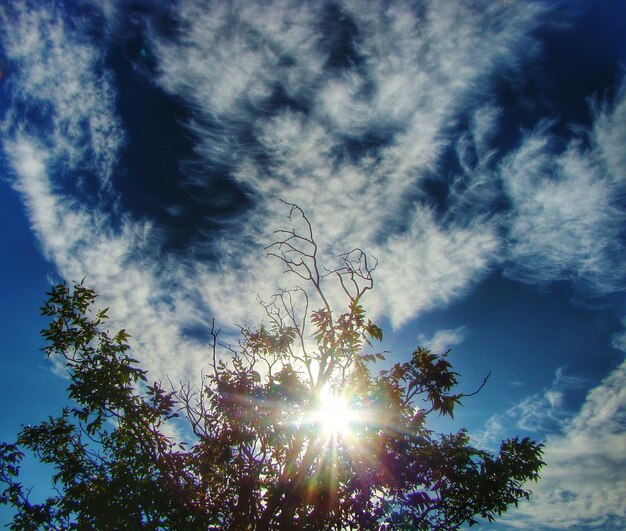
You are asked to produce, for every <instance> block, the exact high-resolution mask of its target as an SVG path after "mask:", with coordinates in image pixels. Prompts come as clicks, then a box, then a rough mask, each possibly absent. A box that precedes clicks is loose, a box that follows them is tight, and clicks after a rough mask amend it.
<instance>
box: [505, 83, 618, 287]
mask: <svg viewBox="0 0 626 531" xmlns="http://www.w3.org/2000/svg"><path fill="white" fill-rule="evenodd" d="M625 108H626V91H624V90H621V91H619V92H618V96H617V99H616V102H615V103H614V106H613V107H612V108H611V107H607V108H605V109H604V110H603V111H602V112H601V113H599V114H598V115H597V117H596V121H595V125H594V128H593V130H592V131H591V132H590V135H589V139H588V140H589V141H590V142H591V146H590V147H585V146H584V144H583V140H584V139H580V140H574V141H571V142H570V143H569V145H568V146H567V148H566V149H565V150H564V151H562V152H561V153H560V154H558V155H555V151H556V148H555V146H554V145H553V144H554V143H555V142H556V141H557V139H556V137H555V136H554V135H553V134H552V133H551V129H550V124H549V123H547V122H544V123H543V124H541V125H540V126H538V128H537V129H536V130H534V131H532V132H530V133H528V134H527V136H526V138H525V139H524V141H523V143H522V145H521V147H520V148H519V149H518V150H516V151H515V152H514V153H512V154H510V155H509V156H507V157H506V158H505V160H504V161H503V162H502V164H501V170H502V176H503V177H502V178H503V181H504V186H505V190H506V193H507V196H508V197H509V199H510V200H511V202H512V210H511V213H510V224H509V229H510V230H509V236H508V250H509V253H510V257H511V262H510V264H509V267H508V269H507V271H508V273H509V274H510V275H512V276H514V277H517V278H521V279H523V280H525V281H528V282H538V283H547V282H550V281H553V280H566V279H571V280H573V281H574V282H575V283H577V285H578V286H579V287H582V288H585V289H590V290H591V291H592V292H593V293H603V294H604V293H611V292H614V291H616V290H623V286H624V280H625V279H626V266H624V263H623V260H622V259H621V257H622V256H623V254H624V251H625V247H624V244H623V242H624V221H625V219H626V218H625V214H624V210H623V207H622V206H623V205H622V198H623V197H624V193H625V192H626V188H625V186H624V175H626V159H625V158H624V157H623V155H622V153H621V151H620V150H619V149H618V148H617V146H619V145H621V144H619V143H616V142H619V141H620V139H621V138H622V137H624V136H625V135H626V126H625V125H624V124H625V123H626V122H625V121H624V120H622V119H620V118H621V117H622V115H623V114H624V112H625V111H624V109H625Z"/></svg>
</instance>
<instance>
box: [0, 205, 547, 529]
mask: <svg viewBox="0 0 626 531" xmlns="http://www.w3.org/2000/svg"><path fill="white" fill-rule="evenodd" d="M296 215H297V216H300V217H301V221H302V222H303V223H304V226H305V227H306V228H305V230H304V233H301V232H297V231H296V230H292V231H278V238H279V241H277V242H276V243H274V244H273V245H271V246H270V247H268V254H269V255H270V256H273V257H277V258H278V259H280V260H281V261H282V262H283V263H284V265H285V266H286V270H287V271H288V272H290V273H292V274H295V275H297V277H299V278H300V280H301V281H302V283H303V284H304V287H296V288H294V289H292V290H285V291H280V292H279V293H278V294H277V295H275V296H274V298H273V299H272V300H270V301H268V302H261V304H262V305H263V308H264V309H265V312H266V315H267V318H266V322H265V323H264V324H262V325H261V326H260V327H259V328H257V329H252V328H248V327H244V328H243V329H242V330H241V340H240V342H239V345H238V346H237V347H236V348H231V347H223V346H221V345H220V344H219V343H218V331H216V330H215V328H213V330H212V337H213V340H212V345H211V347H212V350H211V356H210V359H209V360H208V362H207V364H208V369H207V371H206V374H203V379H202V385H201V387H200V388H199V389H195V388H194V387H192V386H190V385H185V386H182V387H181V388H180V389H178V391H177V392H174V391H169V390H167V391H166V390H165V389H164V388H163V387H162V385H161V384H159V383H153V384H152V385H148V383H147V378H146V372H145V371H144V370H142V369H140V368H139V366H138V363H137V361H136V360H134V359H132V358H131V357H130V356H129V350H130V347H129V345H128V342H127V340H128V338H129V335H128V334H127V333H126V332H125V331H124V330H121V331H120V332H118V333H116V334H110V333H109V332H108V331H106V329H105V327H104V326H105V322H106V319H107V310H103V311H95V310H94V309H93V303H94V299H95V298H96V294H95V293H94V291H93V290H92V289H90V288H88V287H87V286H85V285H84V284H82V283H80V284H75V285H74V286H73V287H72V288H71V289H70V288H69V287H68V286H67V285H65V284H62V285H58V286H55V287H54V288H53V289H52V291H51V292H50V293H49V299H48V301H47V302H46V304H45V305H44V306H43V308H42V312H43V314H44V315H45V316H48V317H50V318H51V322H50V326H49V327H48V328H47V329H46V330H44V331H43V336H44V338H45V339H46V341H47V346H46V347H45V349H44V350H45V352H46V354H47V355H48V356H62V357H63V358H64V362H65V367H66V369H67V371H68V374H69V378H70V379H69V382H70V383H69V386H68V393H69V398H70V399H71V404H72V405H70V406H68V407H66V408H65V409H63V411H62V412H61V414H60V415H59V416H57V417H51V418H50V419H49V420H48V421H46V422H43V423H41V424H40V425H38V426H27V427H24V428H23V429H22V431H21V433H20V434H19V436H18V438H17V442H16V443H15V444H7V443H2V444H1V445H0V482H2V483H3V484H4V490H3V491H2V493H1V495H0V502H1V503H4V504H10V505H12V506H13V507H14V508H15V510H16V513H15V517H14V520H13V523H12V525H11V528H12V529H144V528H145V529H185V530H186V529H218V528H219V529H456V528H458V526H460V525H461V524H464V523H470V524H472V523H474V522H475V518H476V517H482V518H486V519H488V520H492V519H493V518H494V517H495V516H496V515H500V514H501V513H503V512H504V511H506V510H507V507H508V506H509V505H511V504H514V505H517V503H518V501H519V500H520V499H522V498H528V497H529V494H530V492H529V491H528V490H527V489H526V488H525V487H524V483H525V482H526V481H528V480H537V479H538V477H539V476H538V471H539V469H540V468H541V466H542V464H543V463H542V461H541V453H542V449H541V445H540V444H537V443H535V442H533V441H531V440H529V439H521V440H519V439H517V438H515V439H509V440H507V441H504V442H503V443H502V444H501V447H500V451H499V453H497V454H496V455H492V454H491V453H489V452H487V451H484V450H479V449H476V448H474V447H472V446H471V445H470V441H469V438H468V435H467V434H466V432H465V431H464V430H461V431H459V432H458V433H456V434H449V435H438V434H435V433H433V432H432V431H431V430H429V429H428V428H427V427H426V421H427V419H428V417H429V415H431V414H440V415H447V416H450V417H452V414H453V411H454V407H455V405H457V404H458V403H459V401H460V400H461V398H463V396H465V395H463V394H461V393H455V392H454V391H453V389H454V388H455V386H456V384H457V374H456V373H455V372H453V371H452V367H451V365H450V363H449V362H448V361H447V359H446V356H447V353H444V354H441V355H437V354H434V353H431V352H430V351H429V350H426V349H424V348H418V349H417V350H416V351H415V352H413V354H412V355H411V356H410V357H409V359H408V361H406V362H405V363H396V364H394V365H392V366H391V367H390V368H388V369H387V370H380V371H378V373H377V374H373V372H372V370H371V367H372V364H374V363H375V362H376V360H377V359H384V356H383V354H381V353H375V354H374V353H371V352H373V351H372V350H371V342H372V341H373V340H376V341H378V340H381V339H382V331H381V329H380V328H379V327H378V326H377V325H376V324H374V323H372V322H371V321H370V320H368V319H367V318H366V315H365V310H364V309H363V306H362V301H363V298H364V296H365V295H366V293H367V292H368V291H369V290H370V289H372V288H373V285H374V282H373V277H372V272H373V270H374V269H375V263H372V262H371V260H370V259H368V257H367V256H366V254H365V253H364V252H362V251H361V250H359V249H356V250H353V251H352V252H350V253H348V254H346V255H344V256H342V257H341V265H340V267H338V268H337V269H333V270H330V271H328V270H325V269H322V268H321V265H320V264H319V261H318V250H317V245H316V243H315V240H314V238H313V234H312V231H311V226H310V224H309V222H308V220H307V218H306V217H305V216H304V215H303V214H302V211H301V210H300V209H299V208H298V207H297V206H293V205H292V206H291V214H290V218H291V217H294V216H296ZM331 279H335V280H336V281H337V282H338V286H339V287H340V291H341V292H342V294H343V296H345V300H346V302H347V304H346V307H345V311H344V312H343V313H337V312H336V311H334V310H333V308H332V307H331V302H330V295H329V292H328V291H326V284H325V282H327V281H329V280H331ZM313 301H315V303H316V306H315V308H316V309H315V310H314V311H310V305H311V304H312V303H313ZM179 415H180V418H179V419H178V420H177V421H176V422H180V421H181V420H184V421H186V423H187V426H188V434H187V437H188V438H189V440H190V441H191V442H190V443H184V442H180V441H176V440H174V438H172V437H171V436H167V435H166V434H165V433H166V431H167V430H165V429H164V428H165V427H166V424H167V423H168V422H173V419H174V417H179ZM27 450H28V451H30V452H32V453H34V455H35V456H36V457H37V458H38V459H39V460H40V461H42V462H44V463H50V464H51V465H53V467H54V470H55V472H54V475H53V476H52V484H53V487H54V489H53V491H52V492H53V494H51V495H50V496H49V497H48V498H47V499H46V500H45V501H44V502H42V503H33V502H31V501H30V500H29V498H28V491H26V490H25V489H24V487H23V486H22V485H21V483H20V482H19V472H20V464H21V463H22V460H23V458H24V453H23V452H24V451H27Z"/></svg>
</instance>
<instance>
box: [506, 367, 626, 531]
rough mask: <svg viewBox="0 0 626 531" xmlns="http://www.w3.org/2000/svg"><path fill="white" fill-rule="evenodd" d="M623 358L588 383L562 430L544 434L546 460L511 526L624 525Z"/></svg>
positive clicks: (625, 370) (625, 391)
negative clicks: (578, 406) (589, 387)
mask: <svg viewBox="0 0 626 531" xmlns="http://www.w3.org/2000/svg"><path fill="white" fill-rule="evenodd" d="M625 425H626V364H624V363H623V364H622V365H621V366H619V367H618V368H617V369H615V370H614V371H613V372H612V373H611V374H609V376H607V377H606V378H605V379H604V380H603V381H602V383H601V384H600V385H598V386H597V387H595V388H594V389H592V390H591V391H590V392H589V394H588V395H587V398H586V400H585V403H584V404H583V407H582V408H581V410H580V412H579V413H578V414H576V415H575V416H573V417H572V418H571V419H570V420H569V421H567V422H566V423H564V427H563V431H562V432H561V433H559V434H555V435H551V436H550V437H548V439H547V440H546V448H545V456H544V460H545V462H546V463H547V466H546V467H545V468H544V470H543V472H542V474H541V480H540V481H539V483H538V484H537V485H533V486H531V488H532V490H533V492H534V495H533V497H532V498H531V501H530V503H526V504H522V505H520V507H519V509H518V511H517V512H516V517H515V519H508V520H507V521H506V523H507V524H509V525H511V526H512V527H521V528H526V529H537V528H549V529H564V528H566V529H571V528H575V527H577V526H588V527H590V528H595V527H599V528H602V529H616V530H617V529H626V526H625V524H624V522H626V509H625V508H624V499H626V478H625V477H624V470H625V469H626V432H625V430H624V426H625Z"/></svg>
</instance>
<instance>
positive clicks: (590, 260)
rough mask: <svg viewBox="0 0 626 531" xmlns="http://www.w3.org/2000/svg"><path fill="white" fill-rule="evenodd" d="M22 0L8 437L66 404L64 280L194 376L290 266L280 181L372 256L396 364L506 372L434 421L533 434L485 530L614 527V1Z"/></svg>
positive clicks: (618, 341)
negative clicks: (527, 478)
mask: <svg viewBox="0 0 626 531" xmlns="http://www.w3.org/2000/svg"><path fill="white" fill-rule="evenodd" d="M7 4H8V3H6V4H2V6H0V26H1V27H2V28H3V30H2V32H1V33H0V148H1V149H0V278H2V279H3V280H4V282H3V295H2V297H0V345H1V349H0V375H1V376H0V378H2V385H1V386H0V439H2V440H12V439H13V438H14V437H15V434H16V433H17V431H18V430H19V428H20V425H22V424H29V423H30V424H34V423H37V422H39V421H42V420H44V419H45V418H47V416H48V415H51V414H55V413H56V412H57V411H58V410H59V408H60V407H61V406H62V404H63V403H64V386H65V384H66V382H65V381H64V379H63V378H62V377H61V376H59V371H58V368H57V367H55V365H54V364H53V363H50V362H48V361H46V360H45V358H44V357H43V355H42V353H41V352H40V350H39V349H40V348H41V346H43V343H42V340H41V339H40V337H39V330H40V329H41V328H43V327H44V326H45V322H44V321H43V320H42V318H41V317H39V314H38V308H39V307H40V305H41V304H42V302H43V301H44V299H45V293H46V291H47V290H48V289H49V288H50V285H51V283H56V282H58V281H60V280H62V279H66V280H68V281H72V280H80V279H82V278H85V279H86V282H87V283H88V284H89V285H90V286H92V287H94V288H95V289H96V290H97V291H98V293H99V294H100V298H99V303H100V304H101V306H102V307H105V306H111V310H110V314H111V316H112V318H113V319H112V323H111V327H112V328H121V327H124V328H126V329H128V330H129V332H130V333H131V334H132V335H133V340H132V341H133V346H134V347H135V354H134V357H136V358H138V359H140V361H141V363H142V365H143V366H144V367H145V368H147V369H149V370H150V374H151V375H152V376H153V378H165V377H169V378H170V379H171V380H172V381H174V382H176V381H186V380H187V379H189V378H191V377H192V376H191V375H194V374H197V373H198V372H199V371H200V369H201V368H202V367H203V366H206V364H207V360H208V357H207V355H208V348H207V340H208V337H209V335H208V332H209V330H210V326H211V320H212V319H213V318H215V319H216V322H217V323H218V324H219V325H220V326H222V327H223V328H224V330H225V333H226V334H228V333H229V331H231V330H236V329H237V326H239V325H243V324H246V323H251V324H254V323H258V322H259V321H260V319H261V317H262V312H261V308H260V307H259V305H258V304H257V302H256V301H257V297H262V298H267V297H269V296H271V294H272V293H274V292H275V291H276V289H277V288H279V287H285V288H289V287H291V286H293V282H294V281H295V280H294V279H293V278H290V277H288V276H285V275H284V274H283V272H282V268H281V267H280V264H279V263H277V261H276V260H271V259H268V258H266V256H265V255H266V252H265V250H264V248H265V246H267V245H268V244H270V243H272V242H273V241H274V240H275V238H276V236H275V234H274V231H275V230H278V229H289V228H291V227H292V226H293V225H292V222H291V221H290V220H289V219H287V215H288V214H289V208H288V207H287V206H286V205H285V204H284V203H283V202H282V201H287V202H291V203H296V204H298V205H299V206H300V207H301V208H302V209H303V210H304V211H305V212H306V215H307V217H308V219H309V220H310V221H311V223H312V226H313V228H314V231H315V237H316V240H317V242H318V243H319V245H320V253H321V254H320V258H321V260H322V261H323V262H324V263H326V264H329V267H332V266H333V264H334V263H335V262H333V260H335V259H336V257H337V256H338V255H339V254H340V253H342V252H346V251H349V250H350V249H352V248H355V247H358V248H361V249H363V250H365V251H366V252H367V253H368V254H370V255H371V256H373V257H375V258H376V259H378V266H377V268H376V270H375V273H374V279H375V288H374V290H373V291H372V292H371V293H370V294H368V299H367V300H366V301H365V307H366V309H367V311H368V313H369V315H370V316H371V317H372V318H375V319H376V320H377V321H378V322H379V323H380V324H381V325H382V328H383V329H384V331H385V334H386V340H385V343H384V346H385V348H387V349H388V350H389V351H390V354H389V355H388V360H389V362H393V361H402V360H404V359H407V357H408V356H409V355H410V353H411V352H412V351H413V350H414V349H415V347H416V346H417V345H423V346H427V347H430V348H432V349H433V350H435V351H445V350H446V349H448V348H452V349H453V350H452V352H451V354H450V360H451V362H452V363H453V365H454V367H455V369H457V371H458V372H459V373H460V374H461V387H462V390H463V391H466V392H471V391H472V390H474V389H476V388H477V387H478V386H479V385H480V383H481V382H482V380H483V377H484V376H485V375H486V374H488V373H489V372H490V373H491V376H490V378H489V381H488V383H487V385H486V386H485V388H484V389H483V390H482V391H481V392H480V393H479V394H478V395H476V396H473V397H471V398H468V399H466V401H465V403H464V407H463V408H461V410H460V411H459V412H458V414H457V415H456V416H455V422H454V424H447V423H445V422H443V421H438V422H440V423H439V424H436V425H435V427H436V428H440V429H442V430H448V431H452V430H456V429H459V428H460V427H467V428H468V429H469V431H470V434H471V435H472V438H473V440H474V442H475V443H476V444H477V445H482V446H484V447H487V448H492V449H495V448H497V446H498V444H499V441H500V440H502V439H504V438H506V437H510V436H514V435H517V434H519V435H521V436H527V435H528V436H531V437H532V438H534V439H536V440H538V441H542V442H544V444H545V461H546V462H547V467H546V468H545V469H544V471H543V473H542V479H541V481H540V482H539V483H538V484H537V485H533V486H532V487H531V488H532V490H533V492H534V495H533V497H532V499H531V502H530V503H522V504H521V505H520V508H519V509H518V510H515V511H511V512H510V513H509V514H507V515H506V517H505V518H503V519H501V520H500V521H498V522H497V523H496V524H493V525H487V524H485V525H483V527H484V528H485V529H495V530H509V529H533V530H542V529H580V530H587V529H607V530H608V529H611V530H615V529H626V523H625V522H626V511H625V507H626V362H625V359H624V353H625V352H626V331H625V327H626V299H625V297H624V287H625V286H626V284H625V282H624V281H625V280H626V260H625V258H626V209H625V207H626V149H625V146H626V72H625V67H626V32H625V31H624V28H625V27H626V2H624V1H622V0H568V1H561V2H557V1H541V0H536V1H531V0H520V1H505V0H500V1H496V0H475V1H472V2H468V1H462V0H458V1H455V0H443V1H442V0H438V1H435V0H432V1H426V0H423V1H418V0H415V1H407V2H402V1H378V0H341V1H336V2H323V1H315V2H303V1H289V0H276V1H273V2H272V1H263V2H255V1H253V0H246V1H236V0H235V1H231V2H220V1H213V2H210V1H206V0H179V1H173V2H163V1H158V0H136V1H134V0H91V1H90V0H68V1H66V2H60V1H55V0H51V1H46V2H39V1H24V0H14V1H13V2H11V3H10V5H7ZM281 200H282V201H281ZM297 221H298V220H295V222H296V223H297ZM328 289H329V290H330V291H331V292H332V293H334V292H333V291H332V290H333V287H332V286H331V285H329V286H328ZM31 472H32V474H33V476H32V477H34V478H37V477H39V476H37V474H39V473H41V471H39V470H38V469H37V468H36V467H33V470H31ZM0 511H4V512H0V523H3V522H6V519H7V518H8V517H7V512H6V509H0ZM1 518H4V520H1Z"/></svg>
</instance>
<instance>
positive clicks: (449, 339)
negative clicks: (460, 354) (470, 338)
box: [417, 326, 465, 354]
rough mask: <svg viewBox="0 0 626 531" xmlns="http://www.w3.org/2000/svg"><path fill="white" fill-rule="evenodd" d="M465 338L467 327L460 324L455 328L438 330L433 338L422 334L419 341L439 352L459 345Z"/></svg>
mask: <svg viewBox="0 0 626 531" xmlns="http://www.w3.org/2000/svg"><path fill="white" fill-rule="evenodd" d="M464 339H465V327H464V326H460V327H459V328H455V329H454V330H437V332H435V335H434V336H433V337H431V338H428V337H426V336H425V335H423V334H420V335H419V337H418V338H417V341H418V343H419V344H420V345H422V346H424V347H426V348H428V349H430V350H431V351H433V352H434V353H436V354H438V353H441V352H446V351H447V350H448V349H451V348H452V347H454V346H456V345H459V344H460V343H462V342H463V340H464Z"/></svg>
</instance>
